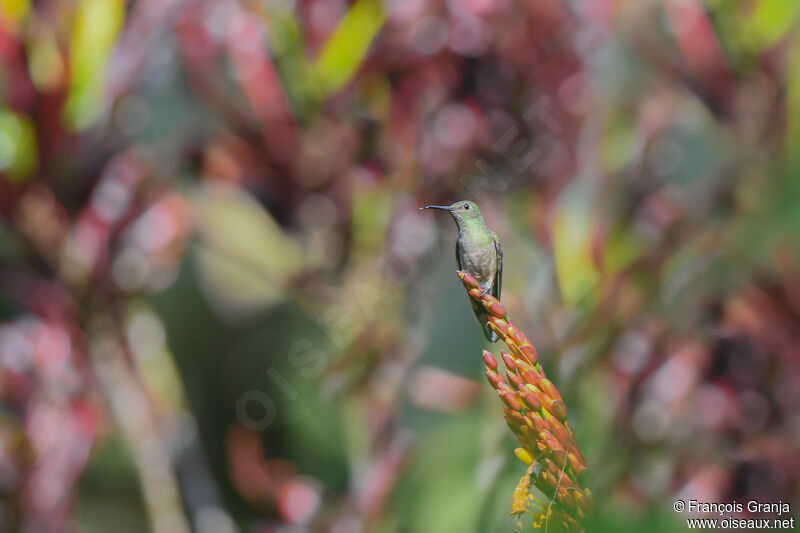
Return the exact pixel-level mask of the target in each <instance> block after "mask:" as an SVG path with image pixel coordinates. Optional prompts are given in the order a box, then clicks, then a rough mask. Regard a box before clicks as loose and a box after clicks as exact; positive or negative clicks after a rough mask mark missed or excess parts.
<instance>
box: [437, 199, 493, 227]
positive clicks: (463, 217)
mask: <svg viewBox="0 0 800 533" xmlns="http://www.w3.org/2000/svg"><path fill="white" fill-rule="evenodd" d="M423 209H441V210H442V211H448V212H449V213H450V215H452V217H453V220H455V221H456V224H458V225H461V223H462V222H466V221H469V220H474V219H480V218H481V212H480V209H478V206H477V205H475V203H474V202H468V201H462V202H456V203H454V204H453V205H448V206H443V205H428V206H425V207H424V208H423Z"/></svg>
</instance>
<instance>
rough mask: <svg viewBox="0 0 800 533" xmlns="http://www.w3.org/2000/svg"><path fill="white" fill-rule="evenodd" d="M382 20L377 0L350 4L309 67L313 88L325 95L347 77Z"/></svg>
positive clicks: (356, 65)
mask: <svg viewBox="0 0 800 533" xmlns="http://www.w3.org/2000/svg"><path fill="white" fill-rule="evenodd" d="M385 20H386V13H385V12H384V10H383V4H382V3H381V2H380V0H358V1H357V2H356V3H355V4H353V6H352V7H351V8H350V11H348V12H347V15H345V17H344V18H343V19H342V22H341V23H340V24H339V27H338V28H336V31H335V32H334V33H333V35H332V36H331V38H330V40H328V42H327V43H326V44H325V48H324V49H323V50H322V53H321V54H320V56H319V58H318V59H317V61H316V62H315V63H314V65H313V67H312V80H311V81H312V82H313V83H314V84H315V85H316V86H317V87H316V90H318V91H320V92H321V94H322V95H323V96H327V95H329V94H331V93H334V92H336V91H338V90H339V89H341V88H342V87H344V86H345V85H346V84H347V82H348V81H350V79H351V78H352V77H353V74H355V72H356V70H357V69H358V67H359V65H361V62H362V61H363V60H364V57H365V56H366V55H367V51H368V50H369V47H370V44H372V40H373V39H374V38H375V36H376V35H377V34H378V31H380V29H381V27H382V26H383V23H384V21H385Z"/></svg>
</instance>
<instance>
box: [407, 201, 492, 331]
mask: <svg viewBox="0 0 800 533" xmlns="http://www.w3.org/2000/svg"><path fill="white" fill-rule="evenodd" d="M422 209H441V210H443V211H448V212H449V213H450V215H451V216H452V217H453V220H455V222H456V225H457V226H458V240H457V241H456V262H457V263H458V268H459V269H461V270H466V271H467V272H468V273H469V274H470V275H472V276H473V277H474V278H475V279H476V280H478V284H479V285H480V286H481V287H482V288H483V293H484V294H486V293H487V292H488V293H489V294H491V295H492V296H494V297H495V298H497V299H498V300H499V299H500V289H501V288H502V285H503V245H502V244H501V243H500V237H498V236H497V233H495V232H493V231H492V230H490V229H489V228H488V227H486V223H485V222H484V221H483V217H482V216H481V212H480V210H479V209H478V206H477V205H475V204H474V203H472V202H456V203H454V204H453V205H450V206H442V205H428V206H425V207H424V208H422ZM469 302H470V304H472V310H473V311H474V312H475V316H476V317H478V322H480V323H481V326H483V332H484V334H485V335H486V338H487V339H489V341H491V342H497V333H495V332H494V331H492V329H491V328H490V327H489V320H488V316H487V314H486V310H485V309H484V308H483V306H482V305H481V304H480V303H478V302H476V301H475V300H473V299H472V298H470V299H469Z"/></svg>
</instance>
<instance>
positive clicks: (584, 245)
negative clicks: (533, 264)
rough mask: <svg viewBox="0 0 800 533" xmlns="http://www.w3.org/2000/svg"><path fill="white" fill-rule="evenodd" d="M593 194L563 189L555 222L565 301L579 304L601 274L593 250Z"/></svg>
mask: <svg viewBox="0 0 800 533" xmlns="http://www.w3.org/2000/svg"><path fill="white" fill-rule="evenodd" d="M591 231H592V228H591V197H590V195H589V193H588V191H585V190H581V189H578V188H577V187H571V188H568V189H566V190H565V191H564V192H563V193H561V198H560V199H559V202H558V206H557V208H556V214H555V220H554V224H553V248H554V255H555V263H556V273H557V275H558V285H559V288H560V289H561V295H562V297H563V298H564V302H565V303H566V304H567V305H569V306H573V307H574V306H577V305H578V304H580V303H581V302H583V301H585V298H587V297H588V296H590V295H591V291H592V289H593V288H594V286H595V284H596V283H597V281H598V279H599V278H600V274H599V272H598V270H597V268H596V267H595V264H594V261H593V260H592V254H591V238H592V233H591Z"/></svg>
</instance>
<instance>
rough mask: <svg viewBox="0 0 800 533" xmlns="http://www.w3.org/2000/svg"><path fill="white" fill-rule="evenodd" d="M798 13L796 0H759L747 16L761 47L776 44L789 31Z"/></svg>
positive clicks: (799, 9)
mask: <svg viewBox="0 0 800 533" xmlns="http://www.w3.org/2000/svg"><path fill="white" fill-rule="evenodd" d="M798 15H800V2H797V1H796V0H761V1H760V2H759V3H758V5H757V6H756V8H755V11H754V12H753V13H752V14H751V15H750V16H748V17H747V18H748V19H749V22H748V23H747V25H748V26H749V27H750V30H751V31H752V34H753V36H754V37H755V39H756V41H757V42H758V43H759V44H760V45H761V47H762V48H769V47H771V46H773V45H774V44H776V43H777V42H778V41H779V40H780V39H781V38H782V37H783V36H784V35H785V34H786V32H788V31H789V29H790V28H791V27H792V25H793V24H794V23H795V22H796V21H797V18H798Z"/></svg>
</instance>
